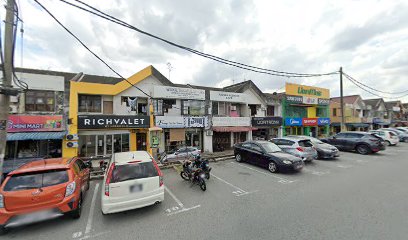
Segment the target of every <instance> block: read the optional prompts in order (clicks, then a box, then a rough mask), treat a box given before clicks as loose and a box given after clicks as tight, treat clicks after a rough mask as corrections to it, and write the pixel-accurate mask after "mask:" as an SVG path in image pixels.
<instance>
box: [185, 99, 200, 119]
mask: <svg viewBox="0 0 408 240" xmlns="http://www.w3.org/2000/svg"><path fill="white" fill-rule="evenodd" d="M182 109H183V111H182V114H183V115H194V116H203V115H205V101H197V100H184V101H182Z"/></svg>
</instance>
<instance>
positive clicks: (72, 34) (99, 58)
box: [34, 0, 153, 98]
mask: <svg viewBox="0 0 408 240" xmlns="http://www.w3.org/2000/svg"><path fill="white" fill-rule="evenodd" d="M34 1H35V2H36V3H37V4H38V5H39V6H40V7H41V8H42V9H44V10H45V11H46V12H47V13H48V14H49V15H50V16H51V17H52V18H53V19H54V20H55V21H56V22H57V23H58V24H59V25H60V26H61V27H62V28H64V30H65V31H67V32H68V33H69V34H70V35H71V36H72V37H74V38H75V39H76V40H77V41H78V42H79V43H80V44H81V45H82V46H83V47H84V48H85V49H86V50H88V51H89V52H90V53H91V54H92V55H94V56H95V57H96V58H97V59H98V60H99V61H101V62H102V63H103V64H104V65H105V66H107V67H108V68H109V69H110V70H111V71H112V72H114V73H115V74H116V75H118V76H119V77H120V78H122V79H124V80H125V81H126V82H127V83H129V84H130V85H132V86H133V87H134V88H136V89H138V90H139V91H141V92H142V93H143V94H145V95H146V96H148V97H149V98H153V97H152V96H150V95H149V94H147V93H146V92H144V91H143V90H142V89H140V88H139V87H137V86H136V85H134V84H133V83H131V82H129V81H128V80H127V79H126V78H124V77H123V76H122V75H121V74H120V73H118V72H117V71H116V70H115V69H113V68H112V67H111V66H110V65H109V64H108V63H106V62H105V61H104V60H103V59H102V58H101V57H99V56H98V55H97V54H96V53H95V52H93V51H92V50H91V49H90V48H89V47H88V46H86V45H85V43H83V42H82V41H81V40H80V39H79V38H78V37H77V36H76V35H75V34H74V33H72V32H71V31H70V30H69V29H68V28H67V27H65V26H64V25H63V24H62V23H61V22H60V21H59V20H58V19H57V18H56V17H55V16H54V15H53V14H52V13H51V12H50V11H48V9H47V8H46V7H45V6H43V5H42V4H41V3H40V2H38V1H37V0H34Z"/></svg>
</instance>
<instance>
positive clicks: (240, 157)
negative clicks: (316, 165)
mask: <svg viewBox="0 0 408 240" xmlns="http://www.w3.org/2000/svg"><path fill="white" fill-rule="evenodd" d="M234 155H235V160H236V161H237V162H248V163H251V164H254V165H257V166H260V167H264V168H268V170H269V171H270V172H272V173H274V172H278V171H284V170H301V169H302V168H303V165H304V164H303V161H302V159H300V158H298V157H295V156H293V155H291V154H288V153H285V152H283V151H282V149H280V148H279V147H278V146H277V145H275V144H273V143H271V142H268V141H246V142H243V143H238V144H235V145H234Z"/></svg>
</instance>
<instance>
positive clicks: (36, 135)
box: [7, 132, 66, 141]
mask: <svg viewBox="0 0 408 240" xmlns="http://www.w3.org/2000/svg"><path fill="white" fill-rule="evenodd" d="M65 135H66V132H21V133H7V141H20V140H47V139H63V138H64V136H65Z"/></svg>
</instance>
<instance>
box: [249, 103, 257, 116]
mask: <svg viewBox="0 0 408 240" xmlns="http://www.w3.org/2000/svg"><path fill="white" fill-rule="evenodd" d="M248 107H249V110H250V113H251V116H255V115H256V109H257V107H256V105H254V104H248Z"/></svg>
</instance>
